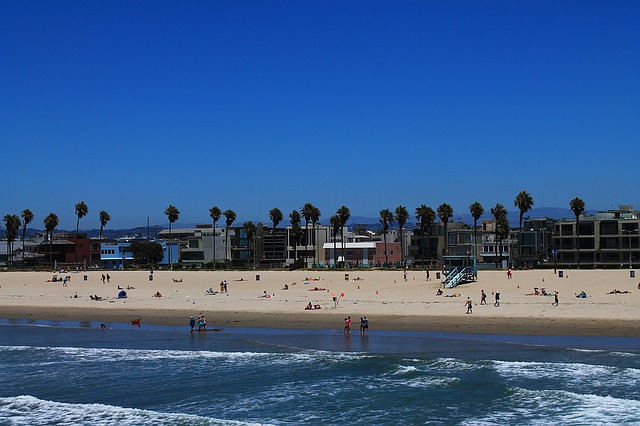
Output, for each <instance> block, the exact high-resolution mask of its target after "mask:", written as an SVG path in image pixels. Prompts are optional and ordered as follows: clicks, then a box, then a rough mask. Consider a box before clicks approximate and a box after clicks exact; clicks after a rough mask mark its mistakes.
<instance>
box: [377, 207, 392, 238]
mask: <svg viewBox="0 0 640 426" xmlns="http://www.w3.org/2000/svg"><path fill="white" fill-rule="evenodd" d="M380 223H381V224H382V229H383V231H384V233H385V234H386V233H387V230H388V229H389V225H390V224H391V223H393V213H392V212H391V210H389V209H382V210H380Z"/></svg>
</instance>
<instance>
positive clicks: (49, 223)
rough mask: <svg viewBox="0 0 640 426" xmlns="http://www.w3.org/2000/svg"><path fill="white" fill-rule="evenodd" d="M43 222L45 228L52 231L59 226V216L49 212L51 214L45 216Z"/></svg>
mask: <svg viewBox="0 0 640 426" xmlns="http://www.w3.org/2000/svg"><path fill="white" fill-rule="evenodd" d="M43 222H44V229H45V230H46V231H47V232H51V231H53V230H54V229H56V226H58V223H59V222H58V216H57V215H56V214H55V213H49V215H48V216H47V217H45V218H44V220H43Z"/></svg>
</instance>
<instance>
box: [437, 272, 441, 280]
mask: <svg viewBox="0 0 640 426" xmlns="http://www.w3.org/2000/svg"><path fill="white" fill-rule="evenodd" d="M439 279H440V272H436V280H439Z"/></svg>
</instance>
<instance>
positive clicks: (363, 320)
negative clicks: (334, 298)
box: [343, 316, 369, 334]
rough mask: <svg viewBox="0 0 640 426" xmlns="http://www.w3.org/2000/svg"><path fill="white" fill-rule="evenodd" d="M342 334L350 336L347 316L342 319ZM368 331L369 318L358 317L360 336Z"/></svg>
mask: <svg viewBox="0 0 640 426" xmlns="http://www.w3.org/2000/svg"><path fill="white" fill-rule="evenodd" d="M343 331H344V334H351V317H350V316H348V317H346V318H345V319H344V328H343ZM368 331H369V318H367V317H360V334H365V333H367V332H368Z"/></svg>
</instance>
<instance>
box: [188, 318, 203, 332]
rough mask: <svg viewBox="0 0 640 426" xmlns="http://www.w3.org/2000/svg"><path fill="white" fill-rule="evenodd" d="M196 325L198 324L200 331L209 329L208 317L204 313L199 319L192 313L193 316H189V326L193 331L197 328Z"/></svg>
mask: <svg viewBox="0 0 640 426" xmlns="http://www.w3.org/2000/svg"><path fill="white" fill-rule="evenodd" d="M196 325H197V326H198V331H207V319H206V318H205V317H204V315H200V316H199V317H198V320H197V321H196V319H195V318H194V317H193V315H191V318H189V328H190V329H191V332H192V333H193V330H195V328H196Z"/></svg>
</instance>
